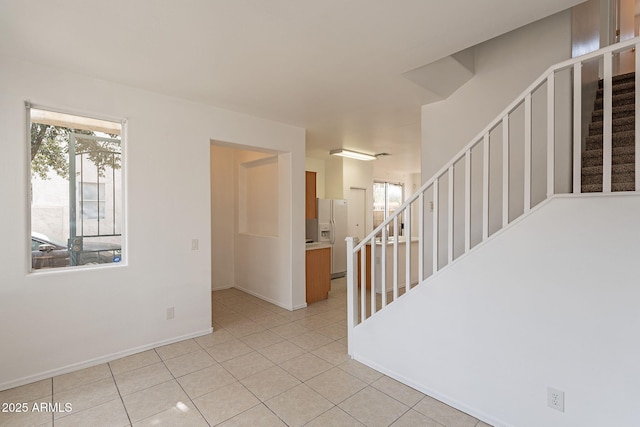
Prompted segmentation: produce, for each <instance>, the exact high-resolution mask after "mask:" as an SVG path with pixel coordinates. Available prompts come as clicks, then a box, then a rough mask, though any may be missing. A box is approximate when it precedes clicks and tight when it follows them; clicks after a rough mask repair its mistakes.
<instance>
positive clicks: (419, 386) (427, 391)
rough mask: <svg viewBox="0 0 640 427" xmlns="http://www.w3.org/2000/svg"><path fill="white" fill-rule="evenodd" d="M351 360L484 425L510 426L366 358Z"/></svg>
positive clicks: (354, 357)
mask: <svg viewBox="0 0 640 427" xmlns="http://www.w3.org/2000/svg"><path fill="white" fill-rule="evenodd" d="M353 359H354V360H356V361H358V362H360V363H362V364H364V365H367V366H368V367H370V368H371V369H375V370H376V371H378V372H381V373H383V374H385V375H386V376H388V377H390V378H393V379H394V380H396V381H399V382H401V383H403V384H406V385H408V386H409V387H411V388H414V389H416V390H418V391H419V392H421V393H423V394H426V395H427V396H429V397H433V398H434V399H437V400H439V401H440V402H443V403H446V404H447V405H449V406H451V407H452V408H455V409H457V410H459V411H462V412H464V413H467V414H469V415H471V416H472V417H474V418H477V419H479V420H480V421H483V422H485V423H488V424H490V425H492V426H494V427H510V424H508V423H505V422H504V421H501V420H499V419H496V418H494V417H492V416H490V415H488V414H485V413H484V412H482V411H479V410H477V409H475V408H472V407H469V406H467V405H466V404H464V403H462V402H459V401H457V400H455V399H452V398H451V397H449V396H447V395H444V394H442V393H440V392H438V391H436V390H433V389H430V388H429V387H425V386H424V385H422V384H418V383H416V382H414V381H412V380H411V379H409V378H406V377H404V376H403V375H400V374H398V373H397V372H393V371H390V370H388V369H385V368H384V367H382V366H380V365H378V364H377V363H375V362H372V361H370V360H368V359H366V358H363V357H359V356H358V355H357V354H356V355H354V356H353Z"/></svg>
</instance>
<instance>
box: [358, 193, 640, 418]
mask: <svg viewBox="0 0 640 427" xmlns="http://www.w3.org/2000/svg"><path fill="white" fill-rule="evenodd" d="M639 217H640V194H638V193H637V192H636V193H625V194H611V195H603V194H591V195H562V196H553V197H551V198H550V199H548V200H547V201H545V202H544V205H542V206H540V207H539V208H537V209H535V210H533V211H532V212H531V213H530V214H529V215H527V216H525V217H523V218H522V219H521V220H520V221H518V222H516V223H514V224H512V225H511V226H510V227H508V228H507V229H505V230H504V231H503V232H501V233H499V234H498V235H496V236H494V237H493V238H492V239H489V240H488V241H486V242H485V243H484V244H483V245H482V247H478V248H476V250H474V251H471V252H470V253H468V254H466V255H465V256H463V257H461V258H460V259H459V260H457V261H456V262H454V263H453V264H451V265H450V266H448V267H447V268H446V269H444V270H442V271H441V272H439V273H438V274H437V275H435V276H433V277H432V278H429V279H428V280H426V281H425V282H423V283H422V284H421V285H419V286H417V287H416V288H415V289H413V290H412V291H411V292H408V293H407V294H406V295H405V296H403V297H401V298H399V299H398V300H397V301H395V302H394V303H393V304H391V305H389V306H388V307H386V308H385V310H382V311H381V312H378V313H377V314H376V315H374V316H372V317H371V318H369V319H368V320H367V321H366V322H364V323H362V324H360V325H358V326H357V327H356V328H355V329H354V337H353V352H352V355H353V357H354V359H356V360H358V361H360V362H362V363H364V364H366V365H369V366H370V367H372V368H374V369H377V370H379V371H381V372H383V373H385V374H387V375H389V376H391V377H393V378H395V379H397V380H399V381H401V382H404V383H406V384H408V385H410V386H412V387H414V388H416V389H418V390H420V391H422V392H424V393H426V394H428V395H430V396H432V397H434V398H436V399H439V400H441V401H443V402H445V403H448V404H450V405H451V406H454V407H456V408H458V409H460V410H462V411H464V412H467V413H469V414H471V415H474V416H476V417H477V418H479V419H482V420H484V421H486V422H488V423H490V424H492V425H495V426H501V425H504V426H510V425H513V426H542V425H544V426H584V425H616V426H637V425H640V412H638V410H637V402H638V401H640V389H639V388H638V387H637V384H640V367H639V365H638V363H637V361H638V360H640V340H638V339H637V338H634V337H637V336H638V331H639V330H640V310H639V309H638V307H639V305H640V304H639V303H640V284H639V283H640V279H639V278H640V262H639V261H640V222H639V221H638V218H639ZM547 387H553V388H556V389H560V390H563V391H564V392H565V412H564V413H561V412H558V411H556V410H552V409H550V408H548V407H547V402H546V397H547Z"/></svg>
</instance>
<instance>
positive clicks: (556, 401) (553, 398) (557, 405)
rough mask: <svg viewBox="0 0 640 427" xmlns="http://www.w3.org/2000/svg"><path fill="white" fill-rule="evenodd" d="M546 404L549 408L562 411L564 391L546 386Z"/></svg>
mask: <svg viewBox="0 0 640 427" xmlns="http://www.w3.org/2000/svg"><path fill="white" fill-rule="evenodd" d="M547 405H548V406H549V408H553V409H556V410H558V411H560V412H564V391H561V390H556V389H555V388H552V387H548V388H547Z"/></svg>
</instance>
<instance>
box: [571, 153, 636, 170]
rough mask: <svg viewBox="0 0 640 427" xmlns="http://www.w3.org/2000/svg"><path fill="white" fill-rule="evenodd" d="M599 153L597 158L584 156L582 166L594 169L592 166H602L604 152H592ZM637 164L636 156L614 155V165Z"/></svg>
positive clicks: (612, 162) (612, 159)
mask: <svg viewBox="0 0 640 427" xmlns="http://www.w3.org/2000/svg"><path fill="white" fill-rule="evenodd" d="M592 151H594V152H596V153H598V155H597V156H585V155H584V154H583V156H582V166H583V167H592V166H598V167H601V166H602V150H592ZM634 162H635V154H625V155H615V154H614V155H613V156H612V157H611V164H612V165H626V164H633V163H634Z"/></svg>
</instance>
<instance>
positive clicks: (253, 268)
mask: <svg viewBox="0 0 640 427" xmlns="http://www.w3.org/2000/svg"><path fill="white" fill-rule="evenodd" d="M272 156H273V154H266V153H260V152H255V151H250V150H235V153H234V165H235V174H236V179H235V182H236V184H235V188H236V191H235V193H236V196H235V197H236V201H235V203H236V206H238V204H239V202H240V200H239V196H240V188H239V184H240V179H239V176H238V174H239V173H240V172H241V168H242V167H243V164H246V163H248V162H255V161H256V160H258V159H264V158H269V157H272ZM277 174H278V175H277V177H274V178H275V180H273V181H274V182H270V183H269V185H272V186H276V187H277V194H278V200H277V201H275V200H263V201H261V203H262V204H264V205H268V204H269V203H271V204H272V206H271V207H275V208H276V217H275V218H271V220H272V221H273V222H275V224H270V225H269V226H268V228H269V229H274V228H275V230H277V233H276V234H275V235H269V234H266V235H265V234H259V233H251V232H246V231H244V232H243V230H241V229H236V233H235V246H234V247H235V254H234V258H235V285H234V286H235V287H236V288H238V289H242V290H243V291H245V292H247V293H250V294H252V295H255V296H257V297H259V298H262V299H264V300H266V301H269V302H271V303H273V304H276V305H278V306H280V307H283V308H286V309H288V310H295V309H298V308H302V307H305V306H306V289H305V283H304V281H302V282H292V278H293V277H294V276H293V274H292V271H291V270H292V266H291V265H290V264H289V263H288V262H287V260H288V259H290V258H291V256H292V254H293V253H297V254H299V253H302V254H303V255H304V241H303V240H302V239H299V240H298V241H295V242H293V241H292V235H293V234H294V233H293V225H292V224H293V223H294V222H293V221H292V214H291V213H290V210H289V209H287V206H290V205H291V199H290V197H291V196H290V193H291V188H290V187H291V185H292V173H291V157H290V156H289V155H288V154H287V153H285V154H279V155H278V157H277ZM270 181H271V179H270ZM303 191H304V185H303ZM271 193H272V192H264V194H265V195H267V194H271ZM260 211H261V209H260ZM253 214H257V216H256V217H255V219H257V220H260V215H259V214H260V212H253ZM301 215H302V217H301V218H302V219H303V220H304V212H303V213H302V214H301ZM295 222H297V221H295ZM300 272H301V273H302V275H303V276H304V272H305V269H304V262H303V264H302V267H301V268H300V267H298V273H300Z"/></svg>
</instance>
